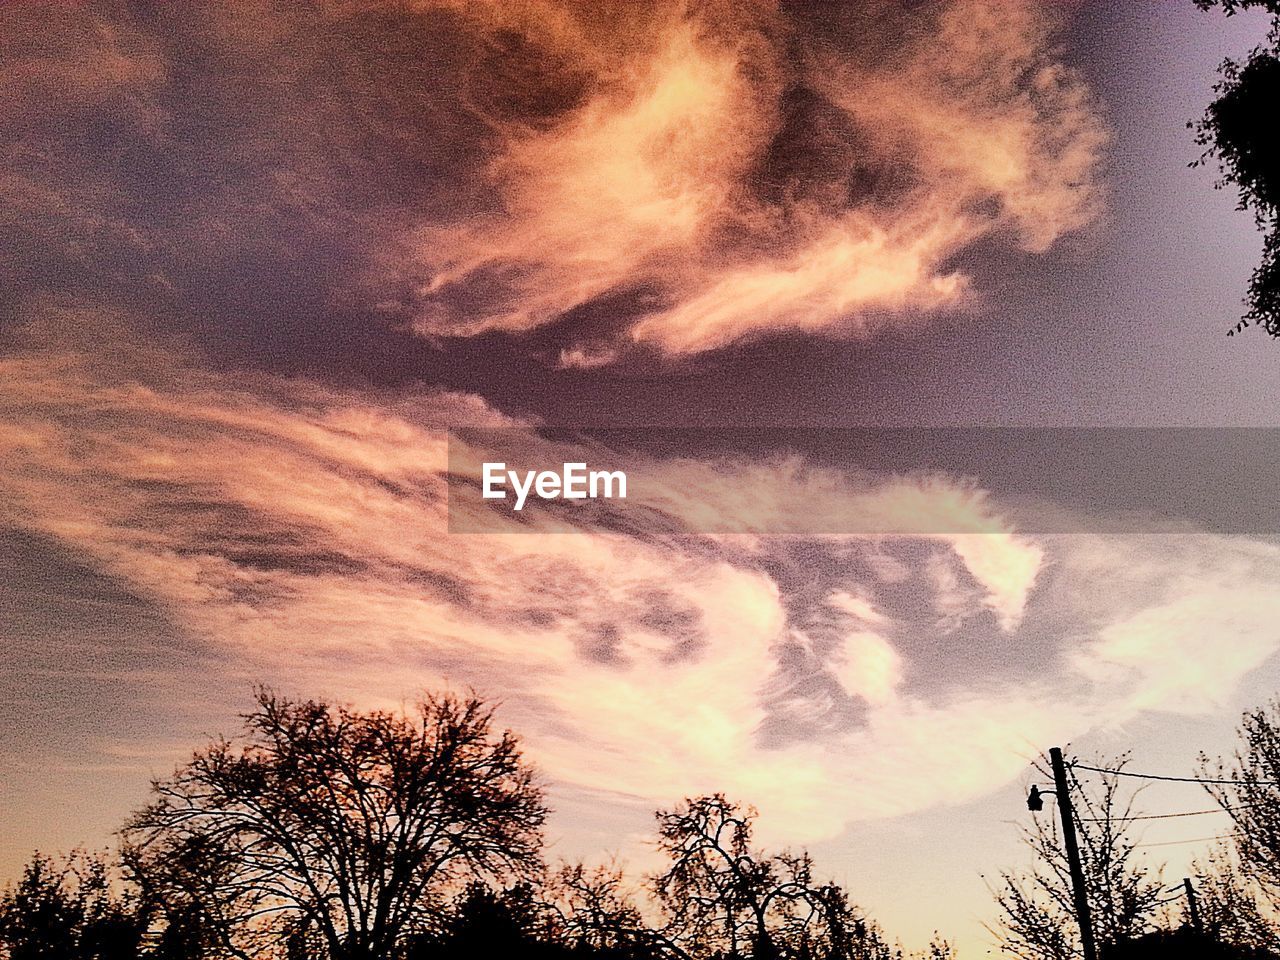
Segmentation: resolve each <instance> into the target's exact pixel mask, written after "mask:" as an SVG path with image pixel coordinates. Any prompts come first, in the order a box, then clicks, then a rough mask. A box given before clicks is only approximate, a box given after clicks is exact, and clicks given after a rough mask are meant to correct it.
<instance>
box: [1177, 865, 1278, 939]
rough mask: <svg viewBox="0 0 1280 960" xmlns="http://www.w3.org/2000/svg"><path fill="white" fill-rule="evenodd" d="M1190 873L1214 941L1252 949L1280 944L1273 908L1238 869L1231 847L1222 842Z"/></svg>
mask: <svg viewBox="0 0 1280 960" xmlns="http://www.w3.org/2000/svg"><path fill="white" fill-rule="evenodd" d="M1193 872H1194V875H1195V883H1196V896H1197V897H1198V899H1199V905H1200V917H1201V920H1202V922H1203V923H1204V928H1205V930H1206V931H1207V932H1209V933H1210V934H1211V935H1212V936H1213V937H1214V938H1216V939H1218V940H1221V941H1224V942H1226V943H1230V944H1234V945H1236V946H1240V947H1245V948H1248V949H1253V950H1264V949H1268V948H1273V947H1275V945H1276V944H1280V916H1277V911H1276V908H1275V905H1274V904H1272V903H1271V902H1270V901H1269V900H1268V898H1267V897H1266V895H1265V892H1264V891H1263V890H1261V889H1260V888H1259V886H1258V884H1257V883H1256V882H1254V881H1253V880H1251V879H1250V878H1249V877H1248V876H1247V875H1246V874H1245V873H1244V871H1243V870H1242V869H1241V868H1240V861H1239V858H1238V857H1237V856H1236V855H1235V850H1234V847H1232V846H1230V845H1228V843H1227V842H1226V841H1223V842H1222V843H1220V844H1219V845H1218V846H1217V847H1216V848H1214V849H1213V850H1212V851H1211V852H1210V853H1209V854H1208V855H1207V856H1206V857H1205V858H1204V859H1203V860H1197V861H1196V864H1195V867H1194V870H1193Z"/></svg>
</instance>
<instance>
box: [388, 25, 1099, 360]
mask: <svg viewBox="0 0 1280 960" xmlns="http://www.w3.org/2000/svg"><path fill="white" fill-rule="evenodd" d="M873 6H875V5H873ZM424 7H425V8H427V14H424V15H429V7H430V5H429V4H425V5H424ZM531 7H532V8H538V9H545V10H546V11H547V13H548V22H549V23H552V24H560V25H562V26H561V27H560V28H558V29H557V30H556V31H555V37H554V42H556V43H558V44H561V45H562V44H564V43H566V42H567V43H570V44H578V45H580V46H581V50H580V52H581V57H580V60H579V64H580V69H581V70H583V71H585V73H586V77H587V79H586V81H584V83H583V86H582V88H581V91H580V97H579V100H578V102H576V103H575V104H574V105H573V106H572V107H571V108H569V109H566V110H564V111H563V112H562V113H559V114H557V115H556V116H554V117H553V118H551V119H550V120H548V121H547V122H544V123H540V124H537V125H525V124H520V123H506V124H503V125H500V126H499V127H498V128H497V131H496V132H497V134H498V146H497V148H496V150H495V153H494V155H493V158H492V160H491V161H490V163H489V164H488V167H487V169H486V170H485V172H484V175H485V177H486V179H487V181H488V182H489V184H490V185H491V186H492V189H493V190H494V191H495V195H496V198H497V202H496V204H495V205H494V208H493V209H492V210H490V211H489V212H487V213H484V214H481V215H479V216H476V217H470V218H467V219H465V220H463V221H462V222H459V223H446V224H440V223H432V224H429V225H427V226H425V227H423V228H422V229H421V231H420V232H419V233H418V236H417V239H416V241H413V242H412V243H411V246H410V251H411V254H412V255H413V256H416V257H417V259H418V260H419V262H420V264H421V268H422V271H423V274H422V276H423V281H422V284H421V287H420V291H419V292H420V299H419V308H418V310H419V312H418V317H417V320H416V327H417V329H419V330H420V331H421V332H423V333H424V334H426V335H429V336H437V335H444V336H468V335H472V334H475V333H479V332H481V331H484V330H490V329H504V330H516V331H524V330H532V329H535V328H537V327H540V326H543V325H546V324H549V323H551V322H552V321H555V320H558V319H559V318H562V317H564V316H565V315H570V316H572V315H573V311H575V310H578V309H581V308H589V307H590V306H591V305H592V304H593V303H596V302H600V301H605V300H606V298H610V297H617V296H618V295H621V294H625V295H628V296H630V297H631V299H630V300H629V301H627V302H626V303H625V304H624V305H619V304H618V303H617V302H614V301H613V300H608V307H607V308H606V309H607V310H608V311H609V312H610V313H611V314H613V316H612V322H611V323H610V324H609V325H608V326H609V327H610V329H609V330H607V331H605V332H604V333H600V332H598V331H596V332H591V333H587V334H585V335H584V334H575V333H574V330H573V326H572V325H571V324H570V325H569V327H568V328H567V330H568V335H569V337H570V338H571V340H572V342H571V343H569V344H568V345H566V346H565V347H564V348H563V350H562V353H561V362H562V363H563V364H565V365H568V366H597V365H600V364H601V363H606V362H609V361H610V360H611V359H614V358H616V357H617V356H618V355H619V354H620V353H622V352H625V351H626V350H628V349H632V348H634V347H635V346H637V345H639V346H643V347H646V348H651V349H656V350H658V351H660V352H662V353H665V354H670V355H675V354H687V353H696V352H700V351H705V350H711V349H716V348H719V347H724V346H726V345H729V344H732V343H735V342H737V341H740V340H743V339H747V338H752V337H758V336H761V335H765V334H769V333H775V332H779V331H786V330H798V331H806V332H810V333H813V332H822V333H828V334H837V335H860V334H865V333H867V332H868V331H870V330H872V329H874V328H875V327H877V326H879V325H883V324H892V323H901V322H908V321H910V319H911V318H912V317H914V316H918V315H920V314H922V313H928V312H930V311H933V310H936V309H938V308H946V307H954V306H956V305H958V304H959V303H960V302H962V300H963V298H964V296H965V294H966V292H967V290H968V283H967V279H966V277H965V276H964V275H963V274H962V273H959V272H957V271H956V270H955V269H954V268H952V267H950V266H948V262H949V260H950V259H951V258H952V257H953V256H954V255H955V254H957V253H958V252H960V251H962V250H964V249H965V248H966V247H968V246H969V245H970V244H972V243H973V242H975V241H976V240H978V239H981V238H983V237H987V236H991V235H996V236H1003V237H1006V238H1007V239H1008V241H1009V242H1011V243H1014V244H1016V245H1018V246H1021V247H1023V248H1025V249H1027V250H1030V251H1034V252H1044V251H1045V250H1047V249H1048V248H1049V247H1050V246H1051V245H1052V244H1053V243H1054V241H1055V240H1056V239H1057V238H1058V237H1060V236H1062V235H1063V234H1065V233H1069V232H1071V231H1073V230H1076V229H1079V228H1080V227H1082V226H1084V225H1085V224H1087V223H1088V222H1089V221H1090V220H1091V219H1092V218H1093V217H1094V216H1095V215H1096V213H1097V211H1098V207H1099V190H1098V184H1097V180H1098V174H1097V169H1096V168H1097V165H1098V160H1099V157H1100V154H1101V151H1102V149H1103V147H1104V145H1105V143H1106V139H1107V138H1106V133H1105V130H1104V127H1103V125H1102V123H1101V121H1100V120H1099V118H1098V116H1097V115H1096V111H1095V109H1094V106H1093V103H1092V100H1091V98H1090V96H1089V93H1088V91H1087V89H1086V87H1085V86H1084V84H1083V82H1082V81H1081V80H1080V79H1079V78H1078V77H1077V76H1076V75H1075V74H1073V73H1072V72H1071V71H1070V70H1069V69H1067V68H1066V67H1064V66H1063V65H1062V64H1061V63H1059V62H1057V61H1056V60H1055V59H1054V57H1053V52H1052V42H1051V38H1052V28H1053V18H1052V16H1051V14H1050V13H1049V12H1048V11H1047V9H1046V8H1045V7H1044V5H1042V4H1033V3H1030V2H1022V0H1018V2H1001V3H990V2H984V0H949V2H947V3H943V4H939V5H936V6H935V7H933V8H930V9H929V10H927V11H926V10H919V11H918V12H917V13H916V14H915V17H914V19H910V20H902V15H901V13H900V12H899V13H897V14H894V12H893V10H892V9H891V5H879V6H878V8H877V9H878V10H879V13H880V14H883V16H884V18H885V19H887V20H889V21H890V22H891V23H892V24H893V25H895V26H896V27H898V28H899V32H898V33H897V34H895V35H892V36H890V35H888V34H887V31H885V30H881V31H880V32H879V33H877V32H876V31H874V30H871V29H867V30H864V31H863V32H861V33H857V32H854V33H851V34H850V35H849V36H845V37H842V38H832V37H827V36H824V35H823V33H822V29H821V25H815V24H814V23H813V22H810V21H807V20H805V19H804V18H803V17H802V16H799V15H796V16H790V15H789V14H787V13H785V12H784V11H782V10H781V9H780V8H777V7H775V6H774V5H771V4H767V3H754V4H748V5H745V6H743V7H740V8H729V7H726V6H722V5H714V4H713V5H711V6H710V7H709V8H707V9H706V10H703V9H701V8H700V10H699V12H697V13H695V12H693V11H692V10H690V9H689V8H688V7H686V6H684V5H681V4H675V3H664V4H658V5H655V8H656V12H655V13H654V14H653V16H652V17H651V19H650V21H649V22H647V23H646V24H644V25H642V26H641V27H640V28H637V26H636V25H635V24H634V23H626V24H625V26H624V27H622V28H619V30H618V31H617V32H616V33H603V34H602V33H601V32H600V31H599V30H597V31H595V32H594V33H592V34H590V35H589V36H588V35H587V34H586V32H585V31H583V30H573V29H571V28H569V27H565V26H563V24H566V23H568V24H573V23H575V22H576V18H577V17H579V16H580V15H581V8H580V7H579V6H577V5H575V4H569V3H562V2H554V0H541V2H539V3H535V4H532V5H523V6H521V7H520V9H522V10H527V9H530V8H531ZM482 9H485V10H492V8H490V7H488V6H487V5H486V6H484V7H482ZM872 12H873V13H874V12H875V11H872ZM833 19H835V20H838V19H839V18H838V17H835V18H833ZM864 19H865V18H864ZM480 22H481V25H482V26H484V25H485V22H484V21H483V19H481V21H480ZM521 24H523V20H521V21H520V23H519V24H513V22H512V20H511V17H510V15H509V14H508V13H506V12H493V13H492V21H491V22H489V23H488V24H487V26H488V28H489V29H492V30H497V29H508V30H509V29H521V28H522V27H521ZM527 30H528V36H529V37H530V42H537V41H538V40H545V37H544V36H543V34H544V33H545V31H540V30H535V29H534V28H533V27H531V26H527ZM566 36H569V37H571V38H572V39H571V40H566V39H565V38H566ZM605 52H607V53H608V54H612V56H605V55H602V54H603V53H605ZM492 82H494V83H498V84H500V83H501V82H502V81H501V79H500V78H495V79H493V80H492Z"/></svg>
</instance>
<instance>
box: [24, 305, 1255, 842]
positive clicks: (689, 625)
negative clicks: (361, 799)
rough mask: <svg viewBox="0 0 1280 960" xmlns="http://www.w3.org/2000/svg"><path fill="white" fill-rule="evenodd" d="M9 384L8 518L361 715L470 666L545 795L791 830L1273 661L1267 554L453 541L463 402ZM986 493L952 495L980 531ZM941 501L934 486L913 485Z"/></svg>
mask: <svg viewBox="0 0 1280 960" xmlns="http://www.w3.org/2000/svg"><path fill="white" fill-rule="evenodd" d="M67 319H68V320H74V319H75V318H74V316H73V317H70V318H67ZM54 326H55V327H56V326H57V324H54ZM72 326H74V324H72ZM0 374H3V376H0V410H2V411H3V416H2V417H0V424H2V426H0V451H2V454H3V463H4V468H3V470H2V471H0V491H2V492H3V498H0V499H2V502H3V503H4V504H5V505H6V506H5V508H4V514H3V521H4V523H5V524H6V525H7V526H8V527H10V528H11V529H17V530H21V531H23V532H24V535H26V536H32V537H40V538H44V539H46V540H48V541H50V542H53V543H57V544H59V545H60V548H61V549H63V550H65V551H67V552H68V553H69V554H70V555H73V556H75V557H77V558H78V562H80V563H82V564H84V565H86V566H87V567H88V568H90V569H92V570H94V571H96V572H97V574H98V575H100V576H102V577H106V578H109V579H110V580H111V581H112V582H115V583H119V584H122V585H126V586H127V588H128V591H129V592H130V593H131V594H132V595H133V596H136V597H139V598H142V599H143V600H145V601H146V602H147V603H148V604H150V605H151V606H152V607H153V608H154V609H156V610H157V611H159V612H160V613H161V614H162V615H163V617H164V619H165V622H167V623H169V624H170V625H171V626H172V630H173V635H174V636H175V637H176V638H181V637H190V638H198V639H199V642H200V643H201V644H203V645H205V646H206V647H207V648H208V649H210V650H213V651H215V652H216V656H215V660H216V661H221V662H222V663H223V664H224V667H223V668H222V669H225V670H226V671H227V678H224V679H223V680H218V679H217V676H216V671H215V672H214V673H211V674H210V675H209V676H208V677H207V678H206V682H208V683H210V684H211V685H215V684H217V683H222V682H232V681H233V682H234V683H237V684H239V683H245V682H247V678H256V679H266V680H270V681H272V682H275V683H278V684H280V685H282V686H284V687H285V688H286V689H289V690H292V691H297V692H300V693H303V694H314V693H317V692H320V693H324V692H330V693H331V694H333V695H336V696H339V697H340V698H342V699H351V700H355V701H357V702H359V703H363V704H394V703H395V702H397V701H398V700H399V698H401V697H404V696H411V695H413V693H414V691H415V690H418V689H420V688H422V687H424V686H428V687H429V686H438V685H441V684H445V683H448V684H453V685H474V686H475V687H477V688H478V689H480V690H481V691H483V692H485V693H487V694H489V695H496V696H498V697H500V698H501V699H502V701H503V707H502V718H503V720H504V722H507V723H510V724H511V725H512V726H513V727H515V728H516V729H518V730H519V731H520V732H521V733H522V734H524V735H525V737H526V741H527V744H528V747H529V751H530V753H531V755H532V756H533V758H534V759H535V760H536V761H537V762H538V763H539V764H540V765H541V767H542V768H543V770H544V771H545V773H546V774H547V775H548V777H549V778H550V779H551V781H552V782H553V783H554V784H555V785H556V788H557V789H558V790H577V791H586V792H598V791H604V792H606V793H608V794H609V795H611V796H613V797H615V798H618V799H619V802H626V801H636V802H642V803H644V804H659V803H668V802H670V801H672V800H673V799H674V798H676V797H678V796H680V795H682V794H687V793H693V792H697V791H704V790H725V791H728V792H729V793H731V794H734V795H736V796H738V797H741V798H743V799H746V800H749V801H751V802H753V803H756V804H757V805H758V806H760V808H761V809H762V810H763V811H764V813H765V815H766V818H767V821H768V823H769V824H770V826H769V827H768V828H767V829H768V830H770V831H771V832H772V835H773V836H774V837H775V838H777V839H785V840H801V841H803V840H811V839H814V838H818V837H823V836H830V835H832V834H834V833H836V832H838V831H839V830H840V829H841V828H842V827H843V826H844V825H845V824H847V823H848V822H850V821H851V820H857V819H864V818H867V817H873V816H879V815H887V814H894V813H904V812H908V811H911V810H916V809H920V808H922V807H925V806H930V805H932V804H934V803H936V802H937V800H936V798H937V797H938V796H939V795H945V796H948V797H950V798H952V799H953V800H956V801H960V800H963V799H965V798H968V797H975V796H978V795H980V794H982V793H984V792H986V791H989V790H991V789H993V788H994V787H996V786H998V785H999V784H1001V783H1002V782H1004V781H1006V780H1008V779H1010V778H1012V777H1014V776H1016V775H1017V773H1018V771H1019V770H1020V769H1021V767H1022V764H1023V763H1024V761H1025V759H1026V758H1027V757H1028V756H1029V755H1031V754H1032V753H1034V752H1035V750H1036V749H1037V745H1039V744H1043V743H1045V742H1049V741H1050V740H1051V739H1066V738H1069V737H1072V736H1076V735H1078V734H1081V733H1083V732H1084V731H1087V730H1089V729H1091V728H1093V727H1094V726H1095V725H1097V724H1098V723H1099V722H1100V719H1102V718H1105V720H1106V721H1107V722H1116V723H1122V722H1124V721H1125V720H1126V719H1128V718H1132V717H1135V716H1137V715H1139V714H1140V713H1141V712H1144V711H1151V710H1166V711H1181V712H1192V713H1194V712H1199V711H1204V710H1207V709H1210V708H1211V707H1212V705H1213V704H1215V703H1218V702H1220V701H1221V700H1222V699H1224V698H1226V697H1227V696H1229V695H1230V693H1231V692H1232V690H1233V689H1234V687H1235V684H1236V683H1237V682H1238V681H1239V679H1240V678H1241V677H1242V676H1243V675H1244V674H1245V673H1247V672H1248V671H1249V670H1251V669H1253V668H1255V667H1256V666H1258V665H1259V664H1261V663H1262V662H1264V661H1265V660H1267V659H1268V658H1269V657H1271V656H1273V655H1274V654H1275V652H1276V651H1277V649H1280V631H1278V630H1277V628H1276V626H1275V624H1276V623H1277V622H1280V617H1278V615H1280V609H1277V604H1278V603H1280V601H1274V600H1272V599H1270V598H1271V597H1272V596H1274V595H1277V594H1276V592H1275V591H1268V590H1265V589H1259V586H1260V585H1262V584H1265V583H1268V582H1270V578H1273V577H1274V569H1275V560H1276V556H1275V552H1276V550H1275V547H1274V546H1271V545H1267V544H1262V543H1257V542H1252V541H1248V540H1243V539H1230V538H1224V537H1217V536H1209V535H1203V534H1185V535H1181V536H1172V535H1170V536H1162V537H1127V538H1122V537H1099V536H1086V535H1083V534H1081V535H1076V536H1068V537H1041V538H1030V537H1026V536H1024V535H1021V534H1018V533H1017V532H1016V531H1011V530H1007V529H1001V528H994V529H995V530H996V532H992V533H986V534H976V533H971V534H964V535H954V536H946V537H940V536H937V535H932V536H930V535H924V534H920V535H910V536H883V535H873V534H868V535H862V536H852V535H841V536H827V537H822V536H802V537H797V536H792V537H785V536H784V537H767V536H759V535H753V536H724V535H721V536H689V535H681V536H670V537H664V536H656V535H653V534H651V533H637V532H627V531H625V530H617V529H606V528H600V527H595V526H588V527H586V528H582V529H580V531H579V532H578V533H576V534H574V535H560V536H530V535H529V534H528V533H525V532H497V533H488V534H458V533H454V534H449V533H447V532H446V502H445V495H446V484H445V475H444V474H445V472H446V470H447V467H448V461H447V455H446V447H445V437H444V433H443V430H444V428H445V427H446V425H457V424H469V425H472V426H504V425H510V424H512V423H513V421H511V420H510V419H509V418H507V417H505V416H504V415H503V414H501V413H500V412H499V411H496V410H493V409H492V408H491V407H490V406H489V405H487V404H485V403H484V402H483V401H480V400H478V399H477V398H475V397H471V396H466V395H459V394H455V393H448V392H443V391H438V390H430V389H415V390H411V391H403V392H399V393H396V394H385V393H382V394H372V393H364V392H356V391H347V390H336V389H332V388H320V387H318V386H316V385H315V384H312V383H309V382H307V381H298V380H288V379H281V378H274V377H268V376H265V375H249V374H240V375H234V376H233V375H225V374H213V373H209V372H207V371H202V370H201V369H200V368H198V367H196V366H193V365H191V364H190V362H188V361H187V360H185V359H183V358H182V357H181V356H175V355H173V354H165V353H164V352H162V351H159V350H155V351H152V352H145V351H144V352H142V353H141V354H139V355H136V356H133V357H129V356H128V355H127V354H122V355H120V356H117V357H116V358H114V360H113V361H112V362H110V363H105V364H104V363H102V362H101V361H100V360H98V359H97V358H95V357H94V356H93V355H92V354H89V355H86V354H84V353H82V352H77V351H76V350H75V349H74V347H73V346H72V345H70V344H67V343H63V344H61V345H58V346H56V347H54V348H52V349H51V350H46V351H39V350H33V351H30V352H28V353H25V354H18V355H14V356H11V357H9V358H8V359H6V360H4V361H3V362H2V363H0ZM551 449H554V448H551ZM651 469H655V470H656V469H657V467H656V466H654V467H651ZM665 469H666V470H667V471H669V475H670V478H671V485H672V487H673V488H674V487H676V486H677V485H682V487H683V489H684V490H685V491H686V495H687V497H688V498H689V499H690V500H691V501H697V502H703V498H704V497H706V496H711V495H713V494H714V497H718V499H714V498H713V499H712V500H711V501H710V502H709V506H707V509H710V510H717V509H720V508H721V507H723V508H726V509H728V508H731V507H732V504H733V502H734V496H735V495H734V492H733V491H734V489H735V483H737V484H740V487H738V489H740V491H741V494H742V497H743V498H744V500H745V501H747V502H748V503H750V502H752V501H754V500H756V499H759V498H760V497H763V496H765V492H766V491H769V490H772V491H773V492H772V493H770V494H769V495H768V497H767V498H766V501H767V502H768V503H770V504H772V507H773V509H775V510H776V511H779V517H780V519H782V520H784V521H785V519H786V518H785V516H782V515H781V511H782V509H783V507H782V503H783V498H782V497H781V496H780V495H779V493H778V491H780V490H784V489H787V488H790V489H791V490H792V491H793V493H794V500H793V502H794V503H795V504H796V505H797V506H796V507H794V508H793V509H807V507H808V505H809V503H810V502H812V500H813V497H812V496H811V494H812V493H813V492H814V491H820V490H822V489H826V490H828V491H832V492H845V493H847V492H850V491H856V490H857V489H858V488H859V486H860V485H862V484H864V483H865V482H866V481H865V478H861V477H859V476H857V475H846V474H843V473H841V472H840V471H836V470H832V469H827V468H824V469H822V470H819V469H817V468H813V469H810V470H807V471H800V470H796V469H794V468H792V469H790V470H787V469H783V468H782V466H780V465H779V464H777V463H752V462H751V460H750V459H749V458H747V459H744V461H743V462H742V463H741V464H739V467H738V470H737V472H736V473H734V472H732V471H729V468H728V466H727V464H726V462H725V461H723V460H721V461H717V462H709V463H703V462H700V461H699V460H698V458H697V457H696V456H688V457H685V458H683V459H678V460H672V461H671V462H669V463H667V464H666V467H665ZM766 474H769V475H772V477H773V480H772V481H771V482H770V483H766V482H765V480H764V479H763V478H764V475H766ZM713 477H714V478H715V479H714V481H713V480H712V478H713ZM966 491H967V492H966ZM972 493H973V491H972V485H971V484H969V485H961V486H958V487H957V488H956V497H957V499H956V500H954V501H953V506H952V507H951V508H950V509H966V510H969V511H971V512H972V513H973V523H974V525H975V528H976V529H979V528H981V529H986V528H991V525H992V524H993V523H996V522H997V521H996V520H995V519H994V517H995V516H996V514H994V513H993V510H994V505H992V504H989V503H987V502H986V501H984V500H982V499H981V498H975V497H974V496H973V495H972ZM946 495H947V488H946V484H945V481H944V478H940V477H937V478H934V479H933V481H932V485H931V486H929V487H928V488H922V489H921V491H919V492H917V494H915V495H913V497H912V498H911V499H910V501H909V502H911V503H913V504H914V503H920V502H923V501H924V500H927V499H928V498H929V497H930V496H932V497H934V498H935V499H941V501H942V502H944V503H945V502H946V499H947V496H946ZM896 502H898V501H896V500H894V499H893V498H892V497H890V498H888V499H885V498H883V497H881V496H880V495H879V494H878V493H876V492H874V491H873V492H872V494H871V495H870V496H869V499H868V503H869V504H878V505H879V507H880V508H881V509H890V507H891V505H892V504H894V503H896ZM868 509H871V508H870V507H868ZM533 522H536V523H541V522H544V521H542V520H534V521H533ZM546 522H550V521H546ZM556 522H560V523H563V521H562V520H558V521H556ZM1240 584H1247V585H1248V588H1247V589H1246V588H1244V587H1242V586H1240ZM51 629H56V625H53V626H52V627H51ZM1227 634H1229V635H1230V636H1231V637H1232V642H1231V643H1230V644H1213V645H1211V644H1205V643H1204V642H1203V637H1204V636H1208V635H1214V636H1217V635H1227ZM103 642H109V641H106V640H104V641H103ZM1210 666H1211V667H1212V669H1209V668H1210ZM1049 698H1051V699H1052V700H1053V702H1054V704H1055V707H1054V709H1053V710H1052V711H1047V710H1045V709H1044V703H1045V702H1046V699H1049ZM188 708H192V705H190V704H183V703H174V704H172V705H171V709H172V710H176V711H181V710H183V709H188ZM163 749H164V750H168V749H169V744H168V743H167V742H166V743H165V744H164V745H163Z"/></svg>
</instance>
